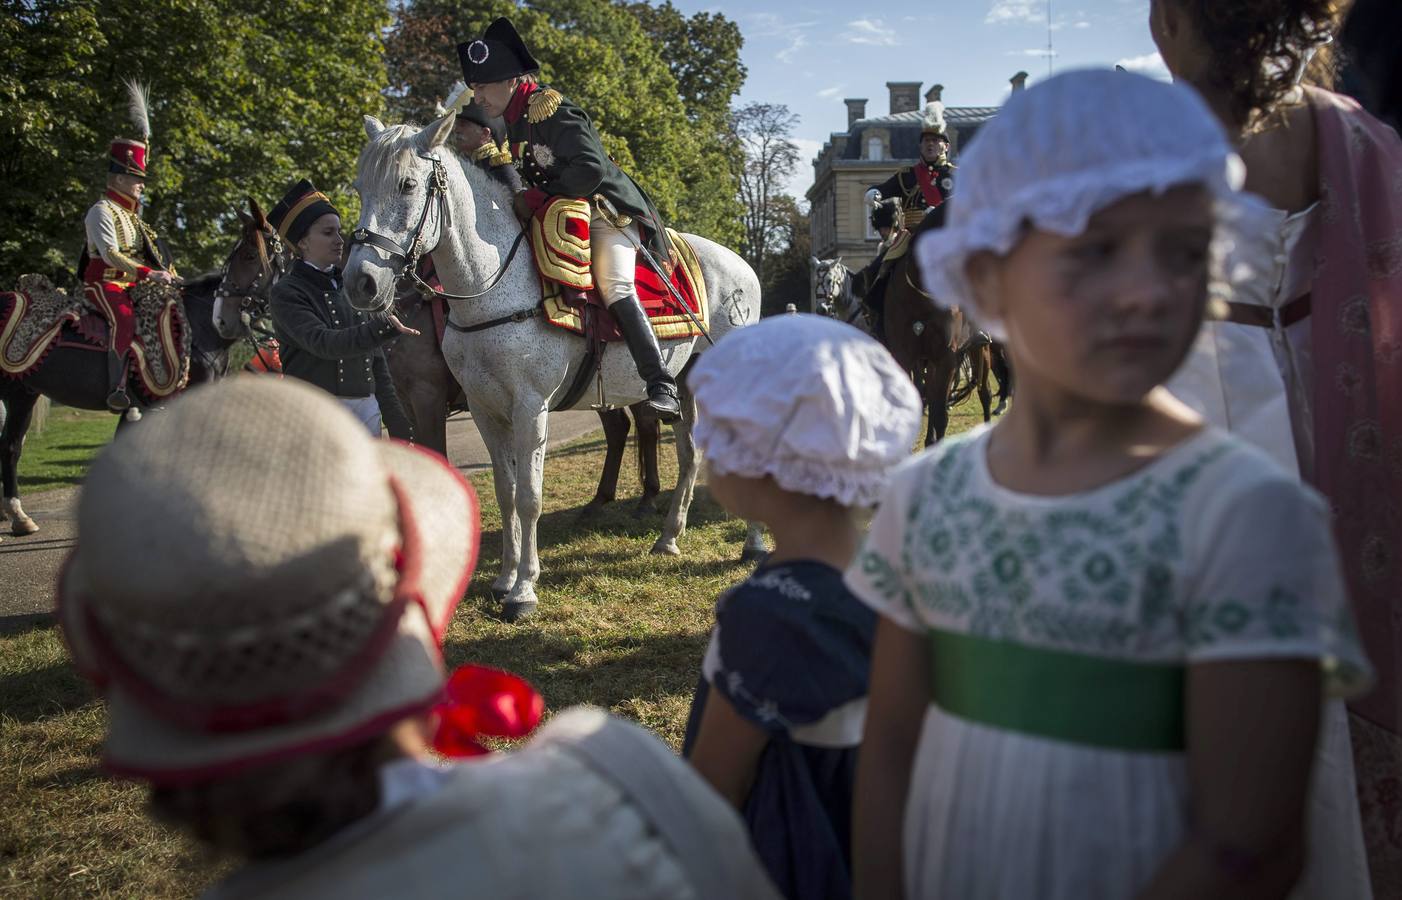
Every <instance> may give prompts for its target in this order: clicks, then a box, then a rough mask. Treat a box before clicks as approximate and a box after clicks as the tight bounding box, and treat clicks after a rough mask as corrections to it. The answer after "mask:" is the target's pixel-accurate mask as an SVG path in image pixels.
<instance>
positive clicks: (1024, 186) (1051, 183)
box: [915, 69, 1245, 338]
mask: <svg viewBox="0 0 1402 900" xmlns="http://www.w3.org/2000/svg"><path fill="white" fill-rule="evenodd" d="M1244 174H1245V169H1244V167H1243V166H1242V163H1241V160H1240V159H1239V158H1238V157H1237V156H1236V154H1235V153H1234V152H1233V151H1232V147H1231V145H1230V144H1229V143H1228V140H1227V135H1226V133H1225V132H1224V131H1223V130H1222V126H1221V125H1220V124H1219V123H1218V122H1217V120H1216V118H1214V117H1213V115H1212V112H1211V111H1210V110H1209V109H1208V108H1207V105H1206V104H1205V103H1204V102H1203V101H1202V99H1201V98H1200V97H1198V95H1197V94H1196V93H1195V92H1194V91H1193V90H1192V89H1191V88H1188V87H1185V86H1183V85H1179V84H1168V83H1165V82H1161V81H1156V80H1154V79H1152V78H1146V77H1144V76H1142V75H1136V74H1134V73H1132V72H1118V71H1114V70H1111V69H1082V70H1079V71H1071V72H1065V73H1062V74H1060V75H1057V76H1055V77H1054V78H1049V79H1047V80H1046V81H1042V82H1039V83H1038V84H1036V85H1034V86H1033V87H1031V88H1029V89H1027V90H1026V91H1020V92H1018V93H1016V94H1014V95H1013V97H1012V99H1010V100H1009V101H1008V102H1007V103H1006V104H1005V105H1004V106H1003V108H1002V109H1001V110H999V111H998V114H997V115H996V116H995V117H994V118H993V119H992V120H991V121H990V122H988V123H987V124H985V125H984V126H983V127H982V128H981V129H979V132H978V134H977V136H976V137H975V138H974V139H973V141H972V142H970V144H969V148H968V149H967V150H966V151H965V152H964V154H963V156H962V158H961V159H960V165H959V170H958V174H957V175H956V179H957V181H958V191H957V192H956V194H955V195H954V196H953V197H951V198H950V200H949V203H950V208H949V216H948V219H947V220H946V223H945V226H944V227H943V228H941V229H937V230H934V231H930V232H928V233H927V234H926V235H925V236H924V237H922V238H921V239H920V240H919V241H918V242H917V244H916V248H915V249H916V256H917V258H918V259H919V261H920V268H921V272H922V274H923V275H924V279H925V287H926V289H927V290H928V291H929V292H930V293H931V294H933V295H934V296H935V297H938V298H939V302H940V303H942V304H944V305H946V306H961V307H963V308H964V309H966V310H970V309H972V310H974V318H976V319H977V320H978V322H979V325H980V326H981V327H983V328H984V329H986V330H987V331H988V332H989V333H990V334H992V335H993V336H994V337H995V338H1002V337H1003V336H1004V334H1003V329H1002V323H1000V322H998V321H997V320H996V319H991V320H990V317H988V316H980V315H979V314H978V312H977V306H976V305H975V299H974V296H973V291H972V289H971V288H970V286H969V282H968V278H967V277H966V276H965V274H964V264H965V262H966V261H967V259H968V257H969V255H970V254H972V253H974V252H977V251H979V250H991V251H993V252H994V253H997V254H1000V255H1001V254H1005V253H1007V252H1008V251H1010V250H1012V249H1013V247H1014V245H1015V244H1016V243H1017V242H1018V239H1019V238H1020V237H1021V235H1022V228H1023V223H1024V222H1031V223H1032V224H1033V225H1034V226H1035V227H1036V228H1038V229H1040V230H1043V231H1050V232H1054V233H1056V234H1061V235H1066V236H1073V235H1077V234H1081V233H1082V232H1084V231H1085V229H1086V224H1087V222H1088V221H1089V220H1090V218H1091V216H1092V215H1094V214H1095V213H1096V212H1098V211H1099V210H1101V209H1104V208H1105V207H1106V206H1109V205H1111V204H1112V203H1114V202H1116V201H1117V200H1119V199H1121V198H1123V197H1127V196H1130V195H1132V194H1138V193H1142V192H1144V191H1153V192H1154V193H1163V192H1164V191H1166V190H1168V189H1169V188H1172V187H1175V186H1177V185H1182V184H1201V185H1203V186H1204V187H1206V188H1208V189H1209V190H1210V191H1212V192H1213V194H1215V195H1216V196H1217V197H1218V198H1219V200H1225V199H1228V198H1232V197H1233V196H1234V193H1235V191H1236V189H1237V188H1239V187H1240V186H1241V183H1242V180H1243V177H1244ZM1219 212H1223V213H1224V214H1225V211H1224V210H1222V207H1221V204H1219Z"/></svg>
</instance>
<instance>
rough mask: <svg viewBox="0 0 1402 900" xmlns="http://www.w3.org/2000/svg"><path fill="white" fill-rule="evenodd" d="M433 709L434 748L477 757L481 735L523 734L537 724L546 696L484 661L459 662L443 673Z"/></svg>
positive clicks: (482, 749) (481, 748)
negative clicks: (477, 663) (439, 695)
mask: <svg viewBox="0 0 1402 900" xmlns="http://www.w3.org/2000/svg"><path fill="white" fill-rule="evenodd" d="M443 692H444V695H445V699H444V700H443V702H441V703H439V704H438V706H436V707H435V708H434V712H435V713H437V715H438V728H437V730H436V731H435V732H434V734H433V749H434V750H436V751H438V752H439V753H440V754H442V755H443V756H449V757H457V758H461V757H467V756H482V755H484V754H487V753H490V752H491V750H490V749H488V748H487V747H485V746H484V745H483V744H482V743H481V740H480V739H481V738H508V739H511V738H523V737H525V736H526V735H528V734H530V733H531V732H532V731H534V730H535V727H536V725H538V724H540V717H541V715H542V714H543V713H544V712H545V701H544V699H542V698H541V696H540V694H539V693H537V692H536V690H535V688H533V687H531V684H530V682H528V681H526V680H525V679H524V678H521V677H519V676H517V675H512V674H511V673H510V672H503V671H502V670H500V669H493V668H490V667H488V666H475V665H474V666H461V667H460V668H457V669H455V670H453V674H452V675H450V676H448V683H447V684H446V685H444V688H443Z"/></svg>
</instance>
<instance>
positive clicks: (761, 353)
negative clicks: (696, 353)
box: [687, 315, 922, 506]
mask: <svg viewBox="0 0 1402 900" xmlns="http://www.w3.org/2000/svg"><path fill="white" fill-rule="evenodd" d="M687 385H688V386H689V387H690V389H691V391H692V393H693V394H694V395H695V397H696V405H697V420H696V444H697V446H698V447H700V449H701V452H702V453H703V454H704V455H705V457H706V460H707V461H708V462H709V463H710V464H711V465H712V466H713V467H714V468H715V469H716V471H718V472H721V473H723V474H727V475H740V476H742V477H746V478H763V477H765V476H770V477H772V478H773V479H774V480H775V482H776V483H777V484H778V485H779V486H780V487H781V488H784V489H785V490H788V491H794V492H796V493H802V494H811V495H813V496H817V497H828V498H832V499H834V500H836V501H837V502H839V503H841V504H843V505H844V506H874V505H875V504H876V503H877V501H878V500H879V499H880V497H881V492H882V489H883V488H884V487H885V485H886V480H887V477H888V475H889V473H890V471H891V468H892V467H893V466H895V465H896V464H897V463H899V462H900V461H901V460H903V459H905V458H906V457H907V456H909V455H910V451H911V445H912V444H913V443H914V442H915V436H916V433H917V432H918V431H919V428H920V419H921V415H922V408H921V402H920V396H919V394H918V393H917V392H916V390H915V386H914V385H913V384H912V383H911V381H910V376H909V375H907V374H906V373H905V372H904V371H903V370H902V369H901V367H900V365H899V364H897V362H896V361H895V359H894V358H892V356H891V354H890V353H889V352H887V350H886V348H885V347H882V346H881V345H880V344H879V343H877V342H876V341H875V340H873V339H872V338H870V337H868V336H867V335H865V334H863V333H862V332H860V331H858V330H857V329H856V328H853V327H852V326H850V325H844V324H843V323H841V322H837V321H835V320H833V319H829V318H826V317H823V316H814V315H782V316H773V317H771V318H768V319H765V320H763V321H761V322H759V323H758V324H756V325H751V326H749V327H746V328H742V329H740V330H738V331H735V332H733V333H731V334H729V335H727V336H726V337H725V338H723V339H722V340H720V341H719V342H717V344H716V346H714V347H712V348H710V349H709V350H707V351H706V352H705V353H703V354H702V355H701V358H700V359H699V360H698V361H697V363H696V366H695V368H694V369H693V370H692V372H691V374H690V376H689V377H688V379H687Z"/></svg>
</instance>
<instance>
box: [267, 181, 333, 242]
mask: <svg viewBox="0 0 1402 900" xmlns="http://www.w3.org/2000/svg"><path fill="white" fill-rule="evenodd" d="M327 213H331V214H333V215H340V212H339V211H338V210H337V209H336V207H334V206H332V205H331V201H330V200H329V199H327V197H326V195H325V194H323V193H322V192H321V191H318V190H317V189H316V186H315V185H313V184H312V183H311V182H310V181H309V180H307V179H306V178H303V179H302V180H301V181H299V182H297V183H296V184H294V185H293V186H292V187H291V188H289V189H288V191H287V193H286V194H284V195H283V197H282V199H281V200H279V201H278V204H277V206H274V207H273V211H272V212H271V213H269V214H268V221H269V222H270V223H271V224H272V226H273V227H274V228H276V229H277V233H278V234H279V235H280V236H281V237H282V239H283V240H285V241H288V242H289V243H293V244H295V243H297V242H298V241H300V240H301V239H302V238H304V237H306V236H307V231H309V230H310V229H311V227H312V223H313V222H315V221H316V220H317V219H320V218H321V217H322V216H324V215H326V214H327Z"/></svg>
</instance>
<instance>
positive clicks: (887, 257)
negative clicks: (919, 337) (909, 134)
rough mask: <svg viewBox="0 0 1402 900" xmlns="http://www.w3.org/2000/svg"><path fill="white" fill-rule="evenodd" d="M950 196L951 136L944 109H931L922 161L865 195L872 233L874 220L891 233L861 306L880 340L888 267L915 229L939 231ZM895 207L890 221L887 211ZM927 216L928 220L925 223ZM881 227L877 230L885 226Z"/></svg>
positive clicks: (874, 265)
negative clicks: (886, 223) (870, 315)
mask: <svg viewBox="0 0 1402 900" xmlns="http://www.w3.org/2000/svg"><path fill="white" fill-rule="evenodd" d="M953 192H954V164H953V163H951V162H950V161H949V133H948V129H947V127H946V124H945V120H944V104H943V103H940V102H939V101H934V102H932V103H929V104H927V105H926V107H925V114H924V118H923V122H922V127H921V129H920V159H919V160H917V161H916V163H915V164H914V165H912V166H910V167H909V168H906V169H903V170H901V171H899V172H897V173H896V174H894V175H892V176H891V177H890V178H888V179H886V180H885V181H883V182H882V183H881V184H878V185H876V186H875V187H873V188H871V190H869V191H867V198H868V200H869V201H870V202H871V203H872V205H873V207H874V209H873V211H872V225H873V227H877V228H879V227H880V224H878V218H880V219H882V220H884V221H890V227H891V228H892V231H891V232H890V234H889V235H888V234H885V233H883V235H882V237H883V241H882V246H881V249H880V250H879V251H878V253H877V258H876V259H875V260H873V261H872V264H871V265H870V266H868V267H867V270H865V271H864V274H866V275H867V279H866V280H867V283H868V284H869V285H870V287H869V288H868V289H867V292H866V297H865V302H866V305H867V307H868V308H870V309H871V310H872V313H873V317H874V320H875V322H874V325H873V327H874V330H875V332H876V336H877V337H878V338H879V339H882V340H884V334H885V331H884V322H885V315H884V313H885V305H886V303H885V300H886V281H887V275H888V274H889V273H890V269H891V263H893V262H895V261H896V260H897V259H899V258H900V257H901V256H903V255H904V254H905V252H906V250H907V249H908V247H909V245H910V236H911V233H912V231H914V230H915V229H917V228H919V227H922V226H923V227H926V228H929V227H939V226H940V225H942V224H943V222H944V209H943V205H944V201H945V200H947V199H948V198H949V196H950V195H951V194H952V193H953ZM892 204H895V205H898V209H897V210H895V213H896V214H895V215H894V217H893V218H894V220H893V221H891V219H890V218H888V217H891V213H892V210H891V205H892ZM927 216H928V217H929V218H928V219H927ZM884 221H883V222H882V223H881V224H884Z"/></svg>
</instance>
